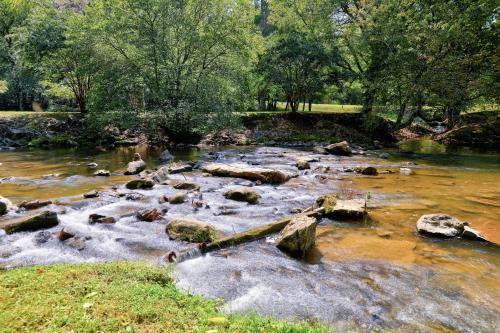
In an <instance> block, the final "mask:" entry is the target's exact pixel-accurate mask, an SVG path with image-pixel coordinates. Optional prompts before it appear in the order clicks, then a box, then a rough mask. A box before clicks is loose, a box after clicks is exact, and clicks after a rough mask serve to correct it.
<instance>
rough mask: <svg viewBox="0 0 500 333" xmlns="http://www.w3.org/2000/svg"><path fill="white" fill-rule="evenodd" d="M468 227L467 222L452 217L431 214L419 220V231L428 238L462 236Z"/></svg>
mask: <svg viewBox="0 0 500 333" xmlns="http://www.w3.org/2000/svg"><path fill="white" fill-rule="evenodd" d="M466 225H467V222H464V221H460V220H459V219H457V218H454V217H453V216H450V215H446V214H429V215H423V216H421V217H420V218H419V219H418V221H417V231H418V232H419V233H420V234H424V235H428V236H434V237H443V238H452V237H458V236H460V235H462V233H463V232H464V229H465V226H466Z"/></svg>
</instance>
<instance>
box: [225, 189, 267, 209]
mask: <svg viewBox="0 0 500 333" xmlns="http://www.w3.org/2000/svg"><path fill="white" fill-rule="evenodd" d="M224 197H225V198H226V199H229V200H235V201H243V202H248V203H249V204H253V205H254V204H257V203H259V198H260V195H259V193H257V192H256V191H255V190H252V189H250V188H247V187H240V188H236V189H233V190H229V191H226V192H224Z"/></svg>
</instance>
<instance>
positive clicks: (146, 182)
mask: <svg viewBox="0 0 500 333" xmlns="http://www.w3.org/2000/svg"><path fill="white" fill-rule="evenodd" d="M153 186H155V183H154V182H153V181H152V180H151V179H149V178H147V179H133V180H131V181H129V182H128V183H127V184H126V185H125V187H126V188H128V189H129V190H149V189H152V188H153Z"/></svg>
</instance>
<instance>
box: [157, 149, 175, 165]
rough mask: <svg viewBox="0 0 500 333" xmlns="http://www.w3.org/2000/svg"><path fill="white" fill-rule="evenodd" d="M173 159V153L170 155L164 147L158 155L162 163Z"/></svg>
mask: <svg viewBox="0 0 500 333" xmlns="http://www.w3.org/2000/svg"><path fill="white" fill-rule="evenodd" d="M174 159H175V157H174V155H172V154H171V153H170V151H169V150H168V149H165V150H164V151H163V152H162V153H161V155H160V161H162V162H163V163H167V162H170V161H173V160H174Z"/></svg>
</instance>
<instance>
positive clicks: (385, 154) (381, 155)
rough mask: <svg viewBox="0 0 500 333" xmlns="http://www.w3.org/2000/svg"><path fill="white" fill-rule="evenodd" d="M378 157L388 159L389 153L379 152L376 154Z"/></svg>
mask: <svg viewBox="0 0 500 333" xmlns="http://www.w3.org/2000/svg"><path fill="white" fill-rule="evenodd" d="M378 157H379V158H381V159H383V160H387V159H389V157H390V155H389V153H381V154H380V155H378Z"/></svg>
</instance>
